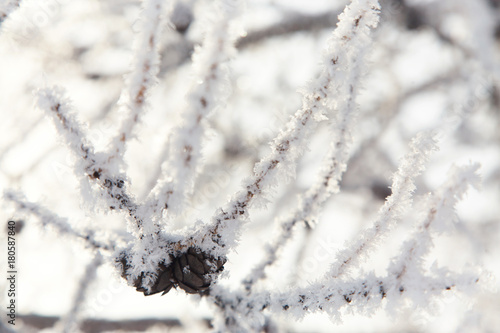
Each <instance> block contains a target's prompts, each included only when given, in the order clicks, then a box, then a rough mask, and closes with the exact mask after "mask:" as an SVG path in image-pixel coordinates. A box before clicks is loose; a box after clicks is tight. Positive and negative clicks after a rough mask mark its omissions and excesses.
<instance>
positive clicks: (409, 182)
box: [327, 132, 437, 277]
mask: <svg viewBox="0 0 500 333" xmlns="http://www.w3.org/2000/svg"><path fill="white" fill-rule="evenodd" d="M410 149H411V151H410V152H409V153H408V154H407V155H406V156H405V157H404V158H403V160H402V162H401V163H400V166H399V169H398V171H397V172H396V173H395V174H394V176H393V181H392V186H391V189H392V194H391V196H389V197H388V198H387V200H386V202H385V204H384V205H383V206H382V207H381V208H380V210H379V212H378V216H377V218H376V219H375V221H374V222H373V226H372V227H371V228H369V229H366V230H365V231H364V232H363V234H362V235H360V237H359V238H358V240H357V241H355V242H354V243H353V244H351V245H350V246H348V247H347V248H346V249H344V250H342V251H340V252H339V253H338V254H337V257H336V260H335V263H334V264H333V265H332V267H331V268H330V271H329V272H328V273H327V275H329V276H332V277H339V276H341V275H342V274H344V273H345V272H346V270H347V269H348V268H349V267H352V266H353V265H356V264H357V263H358V262H359V261H360V260H361V258H362V257H364V256H365V254H366V253H367V252H369V251H370V250H371V249H373V248H374V247H375V246H376V244H377V243H378V242H379V241H380V240H381V238H382V237H383V236H384V235H385V234H386V233H387V232H388V231H390V230H391V229H392V227H393V226H394V225H395V224H396V223H397V221H398V220H399V218H400V217H401V215H402V214H403V212H404V211H405V209H406V208H407V207H408V206H409V205H410V204H411V199H412V194H413V191H414V190H415V184H414V181H415V178H416V177H417V176H418V175H420V173H421V172H422V171H423V170H424V169H425V163H426V161H427V160H428V157H429V155H430V153H431V152H432V151H434V150H437V145H436V142H435V139H434V134H433V133H432V132H425V133H420V134H418V135H417V137H416V138H414V139H413V140H412V142H411V143H410Z"/></svg>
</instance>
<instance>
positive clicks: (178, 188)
mask: <svg viewBox="0 0 500 333" xmlns="http://www.w3.org/2000/svg"><path fill="white" fill-rule="evenodd" d="M232 2H233V1H228V0H220V1H216V2H214V4H213V6H214V7H215V12H216V15H217V16H216V17H214V18H212V22H211V24H210V25H209V27H208V29H207V32H206V35H205V38H204V42H203V46H202V47H200V48H197V49H195V52H194V55H193V68H194V78H193V81H192V86H191V88H190V91H189V93H188V95H187V98H186V99H187V106H186V108H185V110H184V111H183V112H182V122H181V126H180V127H179V128H177V130H176V131H175V132H174V135H173V137H172V140H171V141H170V145H171V146H170V148H169V155H170V156H169V159H168V162H167V163H165V164H164V167H163V175H164V177H162V178H161V179H160V180H159V182H158V183H157V185H156V186H155V188H154V189H153V191H152V193H151V195H150V197H149V198H148V202H149V204H150V205H151V206H153V207H154V211H158V210H160V209H163V208H168V209H169V210H171V211H173V212H175V213H180V212H181V211H182V208H183V203H184V200H185V197H186V196H188V195H190V194H191V192H192V190H193V186H194V183H195V179H196V175H197V173H198V171H199V161H200V159H201V158H202V154H201V147H202V145H201V143H202V139H203V137H204V132H205V127H206V125H205V119H206V118H207V116H209V115H210V113H211V112H213V110H214V109H215V108H216V107H217V106H219V105H223V104H224V96H225V95H224V93H223V92H222V90H223V89H222V88H227V87H225V86H224V83H225V80H226V79H227V76H228V73H227V72H228V71H227V68H226V67H227V62H228V61H229V60H230V59H231V58H232V57H233V56H234V54H235V50H236V49H235V48H234V42H235V39H236V37H237V36H236V34H235V33H234V32H233V31H232V29H231V24H232V23H233V21H234V19H235V18H236V12H237V11H236V7H237V4H233V3H232ZM237 2H238V1H236V3H237ZM223 86H224V87H223ZM173 189H175V190H173Z"/></svg>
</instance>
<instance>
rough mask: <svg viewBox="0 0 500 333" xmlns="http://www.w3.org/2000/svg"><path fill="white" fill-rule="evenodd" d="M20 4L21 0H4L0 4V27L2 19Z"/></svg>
mask: <svg viewBox="0 0 500 333" xmlns="http://www.w3.org/2000/svg"><path fill="white" fill-rule="evenodd" d="M20 4H21V0H6V1H3V3H2V4H0V28H1V27H2V23H3V21H5V20H6V19H7V17H9V15H10V14H11V13H12V12H13V11H14V10H16V9H17V8H18V7H19V5H20Z"/></svg>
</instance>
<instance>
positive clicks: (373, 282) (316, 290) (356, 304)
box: [211, 271, 478, 326]
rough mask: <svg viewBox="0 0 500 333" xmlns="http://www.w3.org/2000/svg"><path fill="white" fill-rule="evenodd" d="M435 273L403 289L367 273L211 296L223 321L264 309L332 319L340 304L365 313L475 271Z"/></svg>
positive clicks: (468, 282)
mask: <svg viewBox="0 0 500 333" xmlns="http://www.w3.org/2000/svg"><path fill="white" fill-rule="evenodd" d="M439 275H440V276H439V277H427V276H422V277H421V280H420V283H418V284H414V285H413V284H412V285H411V286H408V288H407V289H405V290H399V288H398V284H397V282H396V280H395V277H394V276H392V275H389V276H387V277H378V276H375V275H374V274H372V273H370V274H367V275H366V276H364V277H362V278H357V279H351V280H350V281H348V282H347V281H342V280H340V279H331V278H329V277H327V278H326V279H324V280H321V281H318V282H315V283H311V284H309V285H308V286H307V287H302V288H296V289H294V291H293V292H291V291H289V290H287V291H284V292H279V291H276V292H269V291H262V292H261V291H256V292H254V293H253V295H252V297H250V298H249V297H246V296H245V295H244V293H242V292H238V291H228V290H224V289H222V288H221V287H220V286H215V287H214V288H213V290H212V292H211V297H213V299H214V302H215V303H216V304H217V305H218V306H220V307H222V308H223V309H224V310H226V316H227V317H226V321H227V322H231V323H237V324H238V325H245V324H247V325H259V323H258V322H259V321H260V322H261V321H262V314H260V312H261V311H262V310H264V309H266V310H268V311H270V312H271V313H273V312H274V313H282V312H286V313H287V314H289V315H291V316H293V317H294V318H296V319H301V318H303V317H304V315H305V314H306V313H312V312H325V313H327V314H328V315H330V316H331V317H332V318H334V319H337V320H340V319H341V312H340V310H341V309H342V308H344V307H349V309H350V310H352V311H356V312H360V313H367V312H369V311H370V310H373V309H376V308H378V307H381V306H382V305H383V303H382V300H383V299H386V298H387V300H388V301H394V300H397V299H398V298H401V297H403V298H406V299H408V300H410V301H412V298H411V296H412V295H421V296H425V297H426V298H432V297H434V296H438V295H441V294H442V293H443V292H446V291H449V290H452V289H457V290H465V289H466V288H470V286H474V285H476V284H477V282H478V276H477V275H475V274H462V275H450V274H448V272H445V271H443V272H441V274H439ZM241 318H245V320H241ZM233 326H235V324H233Z"/></svg>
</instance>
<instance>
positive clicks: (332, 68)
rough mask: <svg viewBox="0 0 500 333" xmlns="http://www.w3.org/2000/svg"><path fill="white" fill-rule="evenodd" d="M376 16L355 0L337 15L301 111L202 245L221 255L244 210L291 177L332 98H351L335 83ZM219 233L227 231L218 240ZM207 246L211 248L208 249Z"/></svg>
mask: <svg viewBox="0 0 500 333" xmlns="http://www.w3.org/2000/svg"><path fill="white" fill-rule="evenodd" d="M378 14H379V6H378V2H377V1H370V0H366V1H356V0H354V1H353V2H352V3H351V4H350V5H349V6H347V7H346V9H345V10H344V12H343V13H342V14H341V15H340V17H339V19H340V20H339V23H338V27H337V29H335V31H334V33H333V36H332V37H331V38H330V40H329V42H328V44H327V48H326V50H325V52H324V55H323V59H324V61H323V66H324V67H323V71H322V74H321V76H320V77H319V78H318V79H317V80H316V82H315V83H313V84H311V85H310V87H309V88H308V89H307V90H305V91H304V92H303V94H304V98H303V105H302V109H300V110H298V111H297V112H296V113H295V115H294V116H293V117H292V118H291V120H290V121H289V122H288V124H287V126H286V129H285V130H283V131H282V132H281V133H280V134H279V135H278V137H277V138H276V139H275V140H274V142H272V143H271V153H270V154H269V155H268V156H266V157H264V158H263V159H262V160H261V161H260V162H259V163H257V164H256V165H255V167H254V175H253V176H252V177H250V178H249V179H247V180H246V181H245V183H244V186H243V188H244V189H243V190H242V191H240V192H238V193H236V194H235V195H233V197H232V198H231V200H230V201H229V202H228V203H227V205H226V206H225V207H224V208H220V209H218V211H217V212H216V214H215V216H214V217H213V218H212V224H211V225H210V226H209V228H208V230H206V231H205V232H204V234H208V235H210V241H208V243H207V246H209V247H212V248H213V249H215V248H216V247H217V246H223V247H225V249H226V251H227V248H228V247H232V246H233V244H234V241H235V236H236V234H237V232H238V230H239V224H241V223H242V222H243V220H245V219H246V218H247V215H248V207H249V206H250V205H251V204H253V203H254V202H255V201H256V199H259V198H260V199H261V200H262V197H263V194H264V192H265V191H266V190H269V189H270V188H272V187H274V186H276V184H277V182H278V181H279V179H280V178H283V176H282V175H283V174H286V173H287V172H286V171H288V174H287V175H286V176H285V177H292V176H294V165H295V161H296V160H297V158H298V157H299V156H300V155H301V153H302V152H303V149H304V147H303V145H302V144H303V142H304V139H305V138H307V137H308V135H309V133H311V132H312V131H313V130H314V129H315V128H316V127H317V122H318V121H320V120H323V119H324V117H325V113H326V114H328V111H331V109H332V106H333V105H332V104H334V103H335V102H334V101H335V98H346V99H347V100H348V99H349V98H350V97H349V95H346V96H340V97H339V96H337V93H338V92H339V91H345V90H347V93H349V89H350V88H351V87H350V86H349V87H348V88H347V89H342V82H339V81H343V80H344V79H345V73H346V71H347V69H348V68H350V66H349V65H350V64H351V63H352V62H354V61H355V60H354V59H356V57H357V56H359V55H360V54H359V53H360V51H362V50H364V48H365V45H366V44H367V43H369V41H370V39H369V36H368V34H369V32H370V28H375V27H376V26H377V23H378ZM339 46H340V47H339ZM349 83H351V81H349ZM344 112H345V111H344ZM311 120H315V121H311ZM345 125H346V124H342V126H345ZM344 134H346V133H344ZM280 169H281V171H280ZM224 229H226V230H228V233H225V234H224V236H222V234H223V233H224V232H223V230H224ZM202 237H203V236H202ZM204 241H207V239H206V238H205V240H204ZM211 242H213V243H215V244H216V245H215V244H214V245H212V246H211V245H210V243H211ZM223 252H224V251H223Z"/></svg>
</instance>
